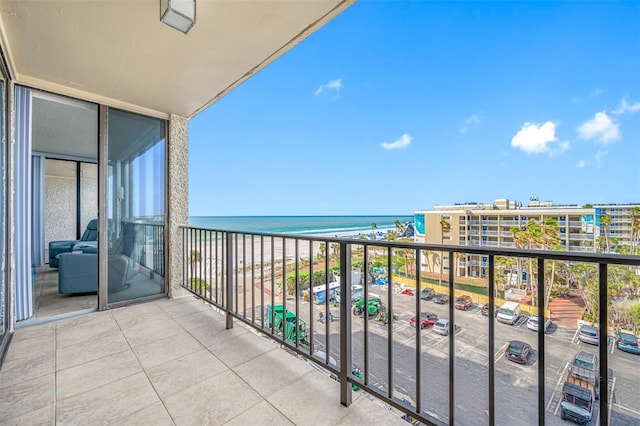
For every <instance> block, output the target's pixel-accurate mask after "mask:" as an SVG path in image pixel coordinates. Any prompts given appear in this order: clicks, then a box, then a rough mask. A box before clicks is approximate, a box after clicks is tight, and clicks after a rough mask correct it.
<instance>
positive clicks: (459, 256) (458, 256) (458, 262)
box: [453, 252, 462, 277]
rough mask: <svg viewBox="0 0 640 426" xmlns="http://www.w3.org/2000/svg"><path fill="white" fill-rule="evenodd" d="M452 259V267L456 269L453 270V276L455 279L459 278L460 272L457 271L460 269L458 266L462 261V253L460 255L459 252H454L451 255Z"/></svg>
mask: <svg viewBox="0 0 640 426" xmlns="http://www.w3.org/2000/svg"><path fill="white" fill-rule="evenodd" d="M453 258H454V259H455V265H454V267H455V268H456V269H455V272H456V273H455V275H456V277H457V276H459V272H460V271H459V269H460V267H459V265H460V259H462V253H460V252H455V253H454V254H453Z"/></svg>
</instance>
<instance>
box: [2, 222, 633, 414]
mask: <svg viewBox="0 0 640 426" xmlns="http://www.w3.org/2000/svg"><path fill="white" fill-rule="evenodd" d="M182 245H183V247H182V248H183V256H184V259H185V261H184V263H183V265H182V268H183V269H182V279H181V284H182V288H183V289H184V290H185V291H187V292H190V293H191V294H192V296H195V297H184V298H181V299H174V300H160V301H155V302H150V303H146V304H140V305H136V306H130V307H126V308H121V309H116V310H109V311H104V312H99V313H94V314H91V315H86V316H83V317H78V318H73V319H66V320H63V321H58V322H56V323H49V324H44V325H39V326H34V327H29V328H21V329H18V330H17V331H16V333H15V336H14V338H13V341H12V343H11V345H10V347H9V352H8V354H7V358H6V359H5V362H4V364H3V366H2V371H1V372H0V413H1V414H2V418H3V420H11V421H10V423H21V422H22V423H35V422H42V423H57V422H59V423H60V424H63V423H85V424H89V423H90V424H94V423H136V422H141V423H153V424H156V423H163V422H166V423H169V424H171V422H173V423H174V424H179V425H180V424H202V423H207V422H208V423H211V424H222V423H226V422H229V423H230V424H234V423H235V424H246V423H251V422H253V421H255V419H263V418H269V419H273V422H276V423H278V422H287V421H289V422H292V423H294V424H317V423H327V424H393V423H396V424H401V422H402V424H405V423H404V421H403V420H401V417H402V416H406V417H407V418H410V419H412V420H416V421H419V422H422V423H424V424H429V425H443V424H456V425H457V424H462V425H467V424H468V425H472V424H476V423H480V424H487V423H488V424H491V425H493V424H514V423H518V422H517V421H516V418H514V417H511V416H513V415H514V411H513V409H512V404H513V398H516V399H518V400H521V401H525V400H526V401H528V403H527V404H524V405H522V406H521V407H520V409H519V410H518V412H517V413H516V414H515V415H518V416H523V417H518V418H519V419H522V418H526V419H529V420H531V419H537V421H538V423H539V424H551V425H555V424H558V425H560V424H563V422H562V421H561V419H560V415H559V414H558V407H559V404H560V398H561V392H560V393H559V391H558V389H561V388H562V383H563V382H564V379H565V378H566V365H567V362H569V360H570V358H571V357H572V356H573V355H574V354H575V352H576V351H577V350H579V349H585V348H584V347H585V345H584V344H581V345H578V344H577V343H576V342H575V341H574V340H575V339H574V336H575V335H576V320H575V318H571V320H570V321H568V320H566V318H564V317H563V316H562V315H565V314H564V312H563V313H562V314H561V315H558V314H557V313H556V312H554V311H553V310H552V311H551V312H545V314H546V315H550V316H551V318H552V320H553V326H552V327H553V328H552V329H551V331H550V332H549V333H548V334H545V333H544V331H543V330H541V331H538V332H533V331H530V330H528V329H527V327H526V326H525V325H524V323H525V322H526V319H527V317H528V316H529V315H535V314H536V313H540V314H542V308H538V307H531V306H529V305H527V304H522V305H521V309H522V311H523V315H522V317H521V318H519V319H518V321H519V322H518V325H517V326H515V327H514V326H510V325H505V324H501V323H499V322H497V321H495V320H493V318H488V317H484V316H482V315H481V314H480V307H481V306H482V305H483V304H484V303H488V304H489V305H490V309H489V311H490V312H491V311H493V310H494V309H495V308H496V307H498V306H500V305H501V304H502V300H501V299H499V298H498V296H497V295H494V294H495V293H496V292H495V290H496V288H495V282H493V281H489V280H485V282H484V285H481V286H480V287H481V288H486V289H487V290H488V293H486V294H485V295H483V294H480V293H475V292H469V289H468V287H466V286H465V287H461V288H458V282H457V281H458V280H459V277H456V276H455V273H456V271H455V270H456V269H457V268H446V267H443V268H442V270H443V276H442V277H441V278H440V280H441V281H442V284H439V283H438V279H436V280H433V279H431V280H430V281H429V280H427V281H425V278H424V277H423V278H422V279H420V278H417V277H416V274H413V272H420V268H425V271H424V272H427V271H428V270H429V268H430V269H431V272H433V270H434V268H433V263H432V262H433V259H434V257H433V254H435V253H438V252H442V251H444V252H445V254H444V255H440V256H441V257H440V258H445V257H446V258H448V259H454V258H456V256H457V255H458V254H462V256H463V258H464V256H482V257H485V258H487V259H488V260H486V261H485V260H482V261H479V260H471V261H469V264H470V265H476V266H482V267H483V268H486V274H487V276H492V275H493V274H494V273H496V274H497V273H498V272H497V269H496V268H495V264H496V258H497V257H515V258H531V259H532V260H533V262H534V263H533V265H534V266H533V267H534V270H537V273H538V274H539V275H543V274H544V273H545V271H546V269H547V268H545V265H546V264H547V262H551V261H557V262H558V264H559V263H560V262H565V261H566V262H567V263H575V262H583V263H587V264H589V268H590V274H591V275H590V277H591V278H592V279H596V280H598V281H599V284H598V285H599V287H600V288H601V289H606V288H607V280H608V279H609V278H608V277H609V275H608V273H607V271H608V268H616V267H620V266H619V265H623V266H625V267H635V268H637V267H639V266H640V257H637V256H615V255H602V254H582V253H571V252H548V251H541V250H514V249H508V248H499V249H498V248H497V249H488V248H482V247H468V246H467V247H462V246H446V245H445V246H442V245H434V244H431V245H429V244H416V243H409V242H407V243H404V242H387V241H366V240H345V239H338V238H320V237H300V236H296V235H273V234H259V233H253V234H250V233H238V232H229V231H214V230H206V229H200V228H190V227H185V228H183V240H182ZM321 247H322V248H321ZM195 253H197V255H196V254H195ZM426 253H432V255H431V256H427V255H426ZM405 256H407V257H406V258H405ZM392 259H401V260H402V261H401V262H400V263H401V264H402V265H404V264H405V259H415V265H416V266H415V267H416V268H417V271H414V270H412V269H411V268H409V271H411V273H405V272H403V271H396V273H392V274H387V275H386V276H385V277H384V278H385V280H379V279H374V278H376V277H373V276H369V274H367V273H363V274H356V273H355V272H356V269H358V270H360V271H370V270H371V271H372V270H373V269H374V268H373V267H372V265H373V263H372V262H375V264H376V265H377V266H376V268H377V269H378V271H382V272H378V273H382V274H386V271H392V270H393V269H394V268H393V267H392V266H394V265H392V263H391V262H392ZM379 262H383V267H382V268H380V267H379V266H378V263H379ZM384 262H388V263H387V264H386V265H384ZM536 264H537V266H536ZM356 265H357V266H356ZM418 265H419V266H418ZM429 265H430V266H429ZM330 272H331V275H330ZM484 273H485V271H484V270H483V272H482V274H484ZM336 276H339V277H342V279H339V280H336V279H335V277H336ZM418 276H419V275H418ZM310 277H315V278H317V279H319V280H320V281H322V283H323V284H321V285H319V286H315V287H314V289H313V291H310V290H308V287H309V286H308V284H309V279H310ZM315 278H314V279H315ZM378 278H379V277H378ZM527 278H528V279H530V275H529V274H527ZM476 279H477V280H479V279H478V278H476ZM332 281H333V283H334V284H336V286H335V287H332V286H327V285H326V283H330V282H332ZM378 281H381V283H380V284H378ZM285 283H286V285H285ZM355 284H359V285H362V287H363V288H362V290H363V291H362V295H363V297H364V304H363V306H367V307H368V306H369V302H373V300H374V298H379V299H380V303H379V304H375V307H376V312H375V315H371V316H369V318H367V316H368V315H366V314H364V312H367V311H368V309H367V310H364V309H363V311H364V312H362V313H361V314H358V313H357V312H356V311H357V309H356V308H357V305H356V306H352V305H351V304H349V303H342V304H340V303H337V304H336V303H335V302H333V301H332V300H331V299H332V297H331V296H327V294H326V293H327V291H328V290H327V287H329V288H338V289H339V292H340V294H342V295H348V294H352V289H353V288H354V287H352V286H353V285H355ZM425 285H428V286H429V287H432V288H434V289H435V290H436V291H437V292H442V293H446V294H448V295H449V296H450V298H451V300H454V299H455V298H456V297H458V296H459V295H461V294H463V293H464V294H471V297H472V301H473V305H472V306H471V308H470V309H469V310H468V311H458V310H455V309H454V306H453V304H447V305H438V304H436V303H433V302H431V301H423V300H421V299H420V297H419V294H420V293H419V292H414V291H412V289H415V288H416V287H425ZM316 289H318V290H319V291H315V290H316ZM322 290H324V294H325V295H324V298H322V296H321V295H322ZM544 291H545V289H544V286H540V289H539V293H538V294H537V297H538V298H539V299H541V300H542V299H543V298H544V294H543V292H544ZM487 294H488V295H487ZM600 295H601V298H600V299H599V301H598V303H597V306H598V309H599V312H601V313H602V317H601V318H602V319H601V320H599V321H598V325H599V328H600V330H601V335H600V336H601V337H600V340H599V343H600V346H599V348H598V347H593V348H592V349H590V350H591V352H594V351H595V352H596V353H597V354H598V355H599V363H600V364H599V367H600V371H601V372H602V373H601V383H602V387H601V389H602V397H601V398H600V400H597V401H595V402H594V406H595V407H596V411H595V412H594V413H595V414H594V415H596V416H599V420H598V421H597V422H599V424H602V425H608V424H619V423H624V424H635V423H637V422H638V421H640V414H638V413H640V407H639V406H638V404H636V403H634V402H633V401H634V400H633V399H632V398H633V395H634V394H630V393H629V392H630V391H629V389H635V388H634V386H635V384H637V380H638V379H640V372H637V371H635V370H632V371H630V370H629V369H628V368H627V369H626V370H625V367H624V366H625V365H626V364H625V362H627V361H626V358H624V359H623V358H620V357H621V356H622V355H620V353H619V351H610V349H611V348H612V346H611V345H612V344H613V340H612V339H613V337H614V332H613V330H611V331H609V330H610V327H611V324H610V323H609V321H608V320H610V319H611V317H610V315H609V312H612V311H611V309H612V308H611V307H610V306H609V305H610V302H612V301H609V300H608V294H607V292H606V291H601V292H600ZM343 300H346V299H343ZM205 302H206V303H205ZM279 305H280V306H282V309H281V310H280V311H278V309H277V308H278V306H279ZM383 307H384V309H383ZM423 310H425V311H426V310H428V311H432V312H435V313H437V315H438V317H439V318H446V319H451V323H453V324H456V326H455V327H454V328H451V329H450V331H451V333H449V334H448V335H445V336H442V335H439V334H437V333H435V332H434V331H433V330H431V329H430V328H431V326H427V327H425V329H421V328H420V327H411V326H410V325H409V320H410V318H411V317H412V316H415V315H416V313H417V312H419V311H420V312H422V311H423ZM278 312H282V313H285V312H286V313H287V314H286V315H285V316H282V315H279V314H278ZM385 312H386V313H387V317H386V318H387V320H386V321H385V317H384V316H383V315H382V314H384V313H385ZM389 312H391V313H393V314H395V316H396V318H395V319H392V320H391V321H389V320H388V317H389V315H388V313H389ZM320 313H322V314H323V318H324V321H322V322H321V321H319V318H320V316H319V314H320ZM369 313H370V312H369ZM289 314H291V316H290V315H289ZM391 316H392V317H393V315H391ZM283 318H284V320H283ZM330 318H333V319H331V320H330ZM445 330H446V329H445ZM465 331H466V332H465ZM516 338H518V339H522V340H523V341H527V342H529V343H530V344H531V347H532V351H533V352H532V356H531V357H530V359H529V361H528V362H527V363H526V364H525V365H522V366H517V365H515V364H513V363H511V362H510V361H508V360H506V359H505V358H504V348H505V347H506V344H507V342H508V341H509V340H511V339H516ZM609 340H611V341H609ZM586 349H589V348H586ZM630 356H632V355H630ZM563 375H564V376H563ZM329 376H333V377H334V378H337V379H339V381H336V380H334V379H333V378H330V377H329ZM469 380H472V381H473V383H474V386H468V383H469ZM352 386H356V387H357V389H358V390H354V389H352ZM504 389H508V395H509V396H508V397H505V395H506V394H507V392H503V390H504ZM615 392H618V394H615ZM614 394H615V395H616V398H618V399H616V400H617V401H619V402H618V403H616V404H610V402H611V401H613V397H614ZM123 395H126V397H124V396H123ZM628 401H631V402H628ZM301 407H304V408H301ZM625 422H626V423H625Z"/></svg>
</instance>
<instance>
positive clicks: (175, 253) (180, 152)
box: [167, 115, 189, 298]
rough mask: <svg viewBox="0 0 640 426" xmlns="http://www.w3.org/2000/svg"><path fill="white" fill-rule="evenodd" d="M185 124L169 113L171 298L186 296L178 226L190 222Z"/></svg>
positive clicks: (186, 128)
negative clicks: (183, 286) (183, 285)
mask: <svg viewBox="0 0 640 426" xmlns="http://www.w3.org/2000/svg"><path fill="white" fill-rule="evenodd" d="M188 123H189V122H188V120H187V119H186V118H184V117H180V116H177V115H172V116H171V118H170V120H169V138H168V142H169V158H168V170H167V187H168V188H169V190H168V193H169V194H168V198H169V203H168V204H169V211H168V212H167V217H168V220H167V223H168V225H169V230H168V233H169V235H168V245H167V246H168V247H167V250H168V252H169V253H168V256H167V262H168V264H167V278H168V280H167V282H168V285H169V289H168V290H169V297H171V298H176V297H182V296H184V295H186V291H185V290H184V289H183V288H182V268H183V246H182V229H181V228H180V226H182V225H186V224H187V223H188V221H189V158H188V154H189V135H188V133H189V132H188Z"/></svg>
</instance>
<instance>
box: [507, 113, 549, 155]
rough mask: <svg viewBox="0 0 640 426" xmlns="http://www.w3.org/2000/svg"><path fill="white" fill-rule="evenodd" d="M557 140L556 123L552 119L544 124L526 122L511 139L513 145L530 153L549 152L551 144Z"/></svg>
mask: <svg viewBox="0 0 640 426" xmlns="http://www.w3.org/2000/svg"><path fill="white" fill-rule="evenodd" d="M555 140H556V125H555V124H554V123H552V122H551V121H547V122H546V123H544V124H536V123H524V124H523V125H522V128H521V129H520V130H518V133H516V135H515V136H514V137H513V138H512V139H511V146H512V147H514V148H520V149H521V150H523V151H524V152H526V153H529V154H540V153H543V152H548V151H549V150H550V149H549V146H548V145H549V144H550V143H551V142H554V141H555Z"/></svg>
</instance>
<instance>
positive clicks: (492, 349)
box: [489, 254, 496, 426]
mask: <svg viewBox="0 0 640 426" xmlns="http://www.w3.org/2000/svg"><path fill="white" fill-rule="evenodd" d="M495 268H496V265H495V256H494V255H492V254H490V255H489V425H490V426H494V425H495V424H496V407H495V395H496V378H495V374H496V366H495V363H496V359H495V358H496V345H495V338H496V337H495V336H496V335H495V322H494V321H495V318H496V316H495V314H494V312H495V309H496V308H495V304H496V302H495V291H496V284H495Z"/></svg>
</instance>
